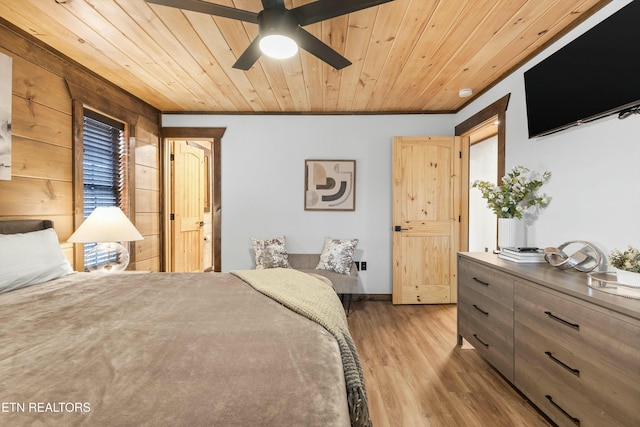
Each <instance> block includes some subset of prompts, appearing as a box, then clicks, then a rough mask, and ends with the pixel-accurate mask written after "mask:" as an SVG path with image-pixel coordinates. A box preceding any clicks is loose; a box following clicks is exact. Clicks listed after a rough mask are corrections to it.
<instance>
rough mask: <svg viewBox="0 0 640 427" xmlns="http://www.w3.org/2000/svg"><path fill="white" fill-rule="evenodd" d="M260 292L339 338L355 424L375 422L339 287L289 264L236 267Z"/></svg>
mask: <svg viewBox="0 0 640 427" xmlns="http://www.w3.org/2000/svg"><path fill="white" fill-rule="evenodd" d="M231 274H233V275H235V276H237V277H239V278H240V279H242V280H244V281H245V282H247V283H248V284H249V285H251V286H252V287H253V288H254V289H256V290H257V291H258V292H260V293H262V294H264V295H266V296H268V297H270V298H272V299H274V300H275V301H278V302H279V303H280V304H282V305H284V306H285V307H287V308H289V309H291V310H293V311H295V312H296V313H298V314H301V315H302V316H305V317H307V318H308V319H310V320H313V321H314V322H316V323H318V324H319V325H321V326H323V327H324V328H325V329H326V330H327V331H328V332H329V333H331V334H332V335H333V336H334V337H335V338H336V340H337V342H338V345H339V347H340V353H341V355H342V366H343V369H344V377H345V381H346V387H347V400H348V403H349V417H350V418H351V425H352V426H357V427H368V426H371V419H370V418H369V409H368V407H367V394H366V390H365V385H364V377H363V374H362V367H361V366H360V360H359V359H358V354H357V352H356V348H355V345H354V343H353V339H352V338H351V335H350V334H349V328H348V325H347V318H346V316H345V314H344V309H343V308H342V304H340V300H339V298H338V296H337V295H336V293H335V291H334V290H333V289H332V288H331V287H329V286H327V285H326V284H325V283H323V282H321V281H320V280H318V279H316V278H315V277H312V276H310V275H308V274H306V273H302V272H300V271H297V270H293V269H289V268H272V269H266V270H241V271H232V272H231Z"/></svg>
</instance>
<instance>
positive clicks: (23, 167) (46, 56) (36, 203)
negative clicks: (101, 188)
mask: <svg viewBox="0 0 640 427" xmlns="http://www.w3.org/2000/svg"><path fill="white" fill-rule="evenodd" d="M0 52H2V53H5V54H7V55H9V56H11V57H12V59H13V73H12V74H13V86H12V93H13V98H12V104H13V111H12V116H13V123H12V130H13V132H12V133H13V159H12V166H13V179H12V180H11V181H2V182H0V218H2V219H16V218H21V219H27V218H34V219H52V220H53V221H54V224H55V228H56V232H57V233H58V237H59V239H60V242H61V247H62V248H63V251H64V253H65V255H66V256H67V257H68V258H69V260H70V261H71V262H72V265H74V268H76V270H82V264H83V254H82V250H81V248H82V245H72V244H69V243H66V239H68V237H69V236H70V235H71V234H72V233H73V231H74V229H75V228H76V227H77V226H78V225H79V224H80V223H81V222H82V221H83V206H82V202H81V201H82V198H83V188H82V185H81V183H82V152H81V151H80V152H78V150H74V147H75V146H78V147H81V144H80V145H74V141H75V143H76V144H77V143H78V141H80V142H81V141H82V116H83V108H84V107H85V106H88V107H91V108H94V109H97V110H98V111H101V112H103V113H104V114H106V115H109V116H112V117H114V118H117V119H119V120H121V121H124V122H126V123H127V124H128V130H129V131H130V134H131V136H137V135H136V132H138V133H139V134H140V138H141V140H142V141H143V142H144V148H143V149H142V150H140V151H137V150H136V149H135V145H134V146H133V147H132V149H131V152H130V161H131V162H130V165H131V167H130V180H131V182H132V186H135V181H136V179H137V180H140V181H141V183H142V184H141V185H142V187H144V188H143V189H141V190H140V191H141V193H138V192H136V191H135V189H134V187H132V188H131V194H132V196H133V197H130V200H129V203H130V204H131V206H132V207H134V210H133V212H134V213H135V211H136V210H135V209H136V208H135V206H136V199H135V195H136V194H142V198H143V202H142V204H141V206H142V209H143V210H145V211H147V212H153V214H154V215H155V216H156V217H157V218H155V219H153V220H152V221H151V227H153V228H155V233H150V234H151V235H155V236H156V237H155V240H158V239H159V233H160V230H159V226H158V223H159V219H158V218H159V208H158V207H159V197H160V191H159V174H160V167H159V154H158V133H159V124H158V121H159V111H158V110H157V109H155V108H154V107H153V106H151V105H149V104H147V103H145V102H143V101H141V100H140V99H138V98H136V97H135V96H133V95H131V94H129V93H127V92H125V91H124V90H122V89H120V88H118V87H117V86H115V85H114V84H112V83H110V82H108V81H106V80H105V79H103V78H102V77H99V76H97V74H95V73H94V72H93V71H91V70H89V69H87V68H85V67H83V66H80V65H78V64H77V63H75V62H74V61H72V60H70V59H69V58H67V57H66V56H64V55H63V54H60V53H59V52H56V51H55V50H53V49H52V48H50V47H48V46H46V45H45V44H44V43H42V42H39V41H37V40H36V39H35V38H33V37H31V36H30V35H28V34H25V33H23V32H22V31H21V30H18V29H16V28H15V27H14V26H12V24H8V23H6V22H5V21H2V20H1V19H0ZM138 123H141V124H142V125H141V126H140V127H139V128H138V129H136V124H138ZM130 142H131V143H132V144H134V142H135V141H134V140H133V139H132V140H130ZM138 154H140V156H141V162H142V169H140V170H138V168H137V166H135V165H136V156H137V155H138ZM76 184H79V185H76ZM149 188H151V190H149ZM132 218H133V215H132ZM74 246H75V247H74ZM149 247H150V248H151V249H145V251H144V253H145V256H147V253H148V252H149V250H152V251H153V250H155V251H156V254H155V256H156V257H158V254H159V252H158V250H157V249H153V248H154V247H157V245H153V244H152V245H150V246H149ZM136 254H137V252H133V254H132V255H134V257H135V255H136ZM149 260H150V261H149V262H148V263H149V264H152V265H153V264H156V265H157V264H158V260H157V259H156V260H154V259H153V256H151V255H149ZM155 270H158V268H155Z"/></svg>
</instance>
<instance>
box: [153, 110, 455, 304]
mask: <svg viewBox="0 0 640 427" xmlns="http://www.w3.org/2000/svg"><path fill="white" fill-rule="evenodd" d="M162 120H163V126H165V127H176V126H177V127H183V126H185V127H225V128H227V130H226V132H225V134H224V137H223V138H222V144H221V146H222V148H221V151H222V269H223V271H229V270H233V269H247V268H253V266H254V263H253V258H252V252H251V250H250V249H251V241H250V238H251V237H256V238H270V237H275V236H280V235H285V237H286V238H287V250H288V251H289V252H292V253H319V252H320V251H321V250H322V246H323V243H324V238H325V236H330V237H335V238H354V237H356V238H359V239H360V241H359V243H358V250H357V253H356V259H358V260H364V261H367V271H363V272H361V274H360V277H361V283H360V291H361V292H364V293H368V294H389V293H391V233H392V232H391V225H392V224H391V139H392V137H393V136H395V135H406V136H413V135H452V133H453V128H454V121H453V115H386V116H384V115H383V116H347V115H345V116H340V115H339V116H307V115H303V116H301V115H295V116H280V115H274V116H269V115H260V116H251V115H164V116H163V119H162ZM305 159H355V160H356V210H355V211H354V212H309V211H305V210H304V199H303V196H304V160H305Z"/></svg>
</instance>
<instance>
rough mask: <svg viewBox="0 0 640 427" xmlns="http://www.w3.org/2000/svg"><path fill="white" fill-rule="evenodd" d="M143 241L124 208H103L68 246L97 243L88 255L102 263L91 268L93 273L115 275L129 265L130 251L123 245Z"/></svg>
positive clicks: (92, 213)
mask: <svg viewBox="0 0 640 427" xmlns="http://www.w3.org/2000/svg"><path fill="white" fill-rule="evenodd" d="M142 239H143V237H142V235H141V234H140V232H138V230H136V227H135V226H134V225H133V224H132V223H131V221H129V218H127V216H126V215H125V214H124V212H122V210H121V209H120V208H118V207H116V206H100V207H97V208H95V210H94V211H93V212H91V215H89V216H88V217H87V219H85V220H84V222H83V223H82V224H80V227H78V229H77V230H76V231H75V232H74V233H73V234H72V235H71V237H69V240H67V242H72V243H88V242H96V243H97V245H96V246H94V247H93V248H91V250H89V251H87V254H86V256H91V255H93V256H95V257H96V259H97V260H98V262H97V264H96V265H92V266H90V267H89V271H96V272H102V273H115V272H120V271H124V270H125V269H126V268H127V265H129V251H128V250H127V248H125V247H124V246H123V245H122V244H121V243H119V242H129V241H133V240H142Z"/></svg>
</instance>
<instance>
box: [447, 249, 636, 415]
mask: <svg viewBox="0 0 640 427" xmlns="http://www.w3.org/2000/svg"><path fill="white" fill-rule="evenodd" d="M463 338H464V339H466V340H467V341H469V343H471V344H472V345H473V346H474V347H475V349H476V351H478V352H479V353H480V354H481V355H482V356H483V357H484V358H485V359H486V360H487V361H488V362H489V363H490V364H491V365H493V366H494V367H495V368H496V369H497V370H498V371H499V372H500V373H501V374H502V375H503V376H504V377H505V378H506V379H507V380H508V381H510V382H511V383H512V384H513V385H514V386H515V387H516V388H518V389H519V390H520V391H521V392H522V393H523V394H525V395H526V396H527V398H529V399H530V400H531V402H532V403H534V404H535V405H536V406H537V407H538V408H539V409H540V410H542V411H543V412H544V413H545V414H546V415H547V416H548V417H549V418H550V419H551V420H553V421H554V422H555V423H556V424H558V425H559V426H583V427H584V426H587V427H591V426H593V427H596V426H597V427H605V426H629V427H631V426H640V300H633V299H628V298H624V297H620V296H616V295H609V294H606V293H604V292H600V291H598V290H595V289H591V288H589V287H588V286H587V275H586V274H585V273H579V272H576V271H560V270H559V269H557V268H554V267H552V266H550V265H548V264H546V263H542V264H517V263H513V262H509V261H505V260H502V259H499V258H498V257H497V256H496V255H494V254H490V253H461V254H459V255H458V344H462V339H463Z"/></svg>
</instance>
